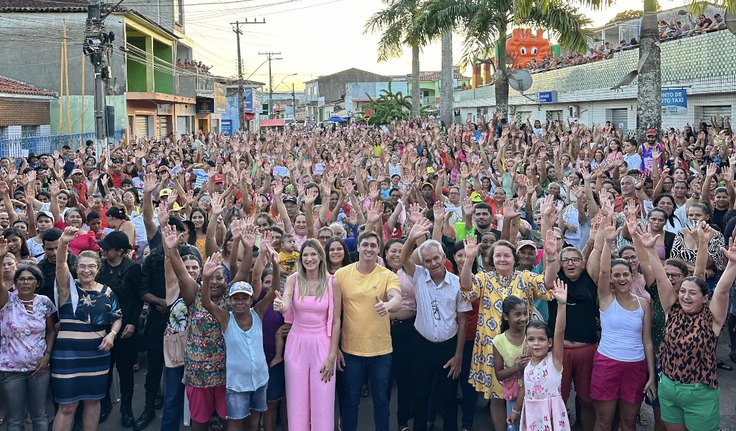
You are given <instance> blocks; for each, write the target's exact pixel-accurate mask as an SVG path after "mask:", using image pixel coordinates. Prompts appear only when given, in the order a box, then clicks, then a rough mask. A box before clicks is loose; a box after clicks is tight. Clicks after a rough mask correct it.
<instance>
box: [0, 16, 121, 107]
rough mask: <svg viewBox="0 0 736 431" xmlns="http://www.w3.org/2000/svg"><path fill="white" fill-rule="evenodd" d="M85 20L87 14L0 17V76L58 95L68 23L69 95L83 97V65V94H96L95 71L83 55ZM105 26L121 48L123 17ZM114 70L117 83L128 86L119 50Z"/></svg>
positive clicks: (115, 51)
mask: <svg viewBox="0 0 736 431" xmlns="http://www.w3.org/2000/svg"><path fill="white" fill-rule="evenodd" d="M86 18H87V16H86V13H9V12H3V13H0V41H1V42H0V75H3V76H7V77H8V78H13V79H16V80H19V81H22V82H25V83H28V84H31V85H34V86H37V87H40V88H45V89H47V90H52V91H56V92H59V91H60V88H61V86H60V76H61V75H60V65H61V40H62V38H63V30H62V23H63V22H64V21H66V26H67V40H68V42H67V56H68V75H69V94H70V95H80V94H82V62H83V61H84V63H85V64H84V69H85V73H84V92H85V94H94V73H93V68H92V65H91V63H90V62H89V60H88V59H86V58H84V57H83V55H82V43H83V41H84V26H85V20H86ZM106 22H107V31H112V32H113V33H115V36H116V44H119V42H118V41H119V40H122V39H123V19H122V16H118V15H110V16H109V17H108V18H107V20H106ZM20 29H22V34H21V32H20V31H19V30H20ZM111 67H112V74H113V78H114V80H115V81H116V82H118V83H125V81H126V70H125V65H124V62H123V53H122V52H121V51H120V50H119V49H115V50H114V52H113V58H112V61H111ZM123 88H124V86H123Z"/></svg>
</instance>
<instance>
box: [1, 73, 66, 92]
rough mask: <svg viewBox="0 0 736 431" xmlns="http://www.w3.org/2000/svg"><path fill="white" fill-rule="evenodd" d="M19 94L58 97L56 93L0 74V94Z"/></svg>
mask: <svg viewBox="0 0 736 431" xmlns="http://www.w3.org/2000/svg"><path fill="white" fill-rule="evenodd" d="M3 93H4V94H19V95H24V96H44V97H56V96H57V95H56V93H54V92H53V91H49V90H44V89H43V88H38V87H34V86H32V85H29V84H26V83H24V82H20V81H16V80H14V79H10V78H6V77H4V76H0V94H3Z"/></svg>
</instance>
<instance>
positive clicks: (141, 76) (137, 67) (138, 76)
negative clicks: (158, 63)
mask: <svg viewBox="0 0 736 431" xmlns="http://www.w3.org/2000/svg"><path fill="white" fill-rule="evenodd" d="M128 43H129V44H131V45H133V46H136V47H138V48H140V49H142V50H143V51H145V50H146V39H145V38H142V37H128ZM128 91H136V92H138V91H140V92H146V91H148V75H147V72H146V65H145V64H143V63H140V62H138V61H136V60H133V58H129V59H128Z"/></svg>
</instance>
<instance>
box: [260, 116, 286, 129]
mask: <svg viewBox="0 0 736 431" xmlns="http://www.w3.org/2000/svg"><path fill="white" fill-rule="evenodd" d="M285 125H286V120H285V119H283V118H274V119H273V120H261V122H260V126H261V127H283V126H285Z"/></svg>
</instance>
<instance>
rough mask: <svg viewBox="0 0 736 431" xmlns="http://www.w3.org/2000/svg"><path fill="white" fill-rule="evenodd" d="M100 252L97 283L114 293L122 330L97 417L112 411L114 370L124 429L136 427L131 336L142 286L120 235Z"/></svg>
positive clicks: (135, 352) (112, 237)
mask: <svg viewBox="0 0 736 431" xmlns="http://www.w3.org/2000/svg"><path fill="white" fill-rule="evenodd" d="M98 244H99V245H100V249H102V266H101V267H100V271H99V272H98V273H97V282H98V283H100V284H103V285H106V286H109V287H110V288H111V289H112V291H113V292H114V293H115V296H116V297H117V298H118V302H119V303H120V308H121V310H122V312H123V322H122V323H123V329H122V331H121V332H120V334H119V335H118V337H117V340H116V342H115V345H114V346H113V348H112V350H111V351H110V358H111V364H110V376H109V377H108V380H107V393H106V394H105V398H104V399H103V400H102V406H101V413H100V417H101V418H102V417H103V416H105V417H106V416H107V415H106V414H105V413H107V414H109V412H110V410H112V401H111V399H110V386H111V384H112V372H113V371H112V370H113V366H115V367H116V368H117V370H118V375H119V376H120V396H121V398H120V415H121V424H122V426H123V427H124V428H130V427H132V426H133V425H134V424H135V417H134V416H133V407H132V404H133V365H134V364H135V362H136V359H137V356H138V348H137V346H136V343H135V341H134V340H135V339H134V335H135V330H136V325H137V324H138V319H139V318H140V315H141V309H142V308H143V302H141V300H140V299H139V298H138V289H139V287H140V285H141V267H140V266H139V265H138V264H137V263H135V262H134V261H133V260H131V259H130V258H129V257H128V256H127V253H128V251H130V250H131V249H132V248H133V247H132V246H131V245H130V241H129V240H128V236H127V235H126V234H125V233H123V232H117V231H116V232H110V233H109V234H107V236H106V237H105V238H103V239H102V240H101V241H99V242H98Z"/></svg>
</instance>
